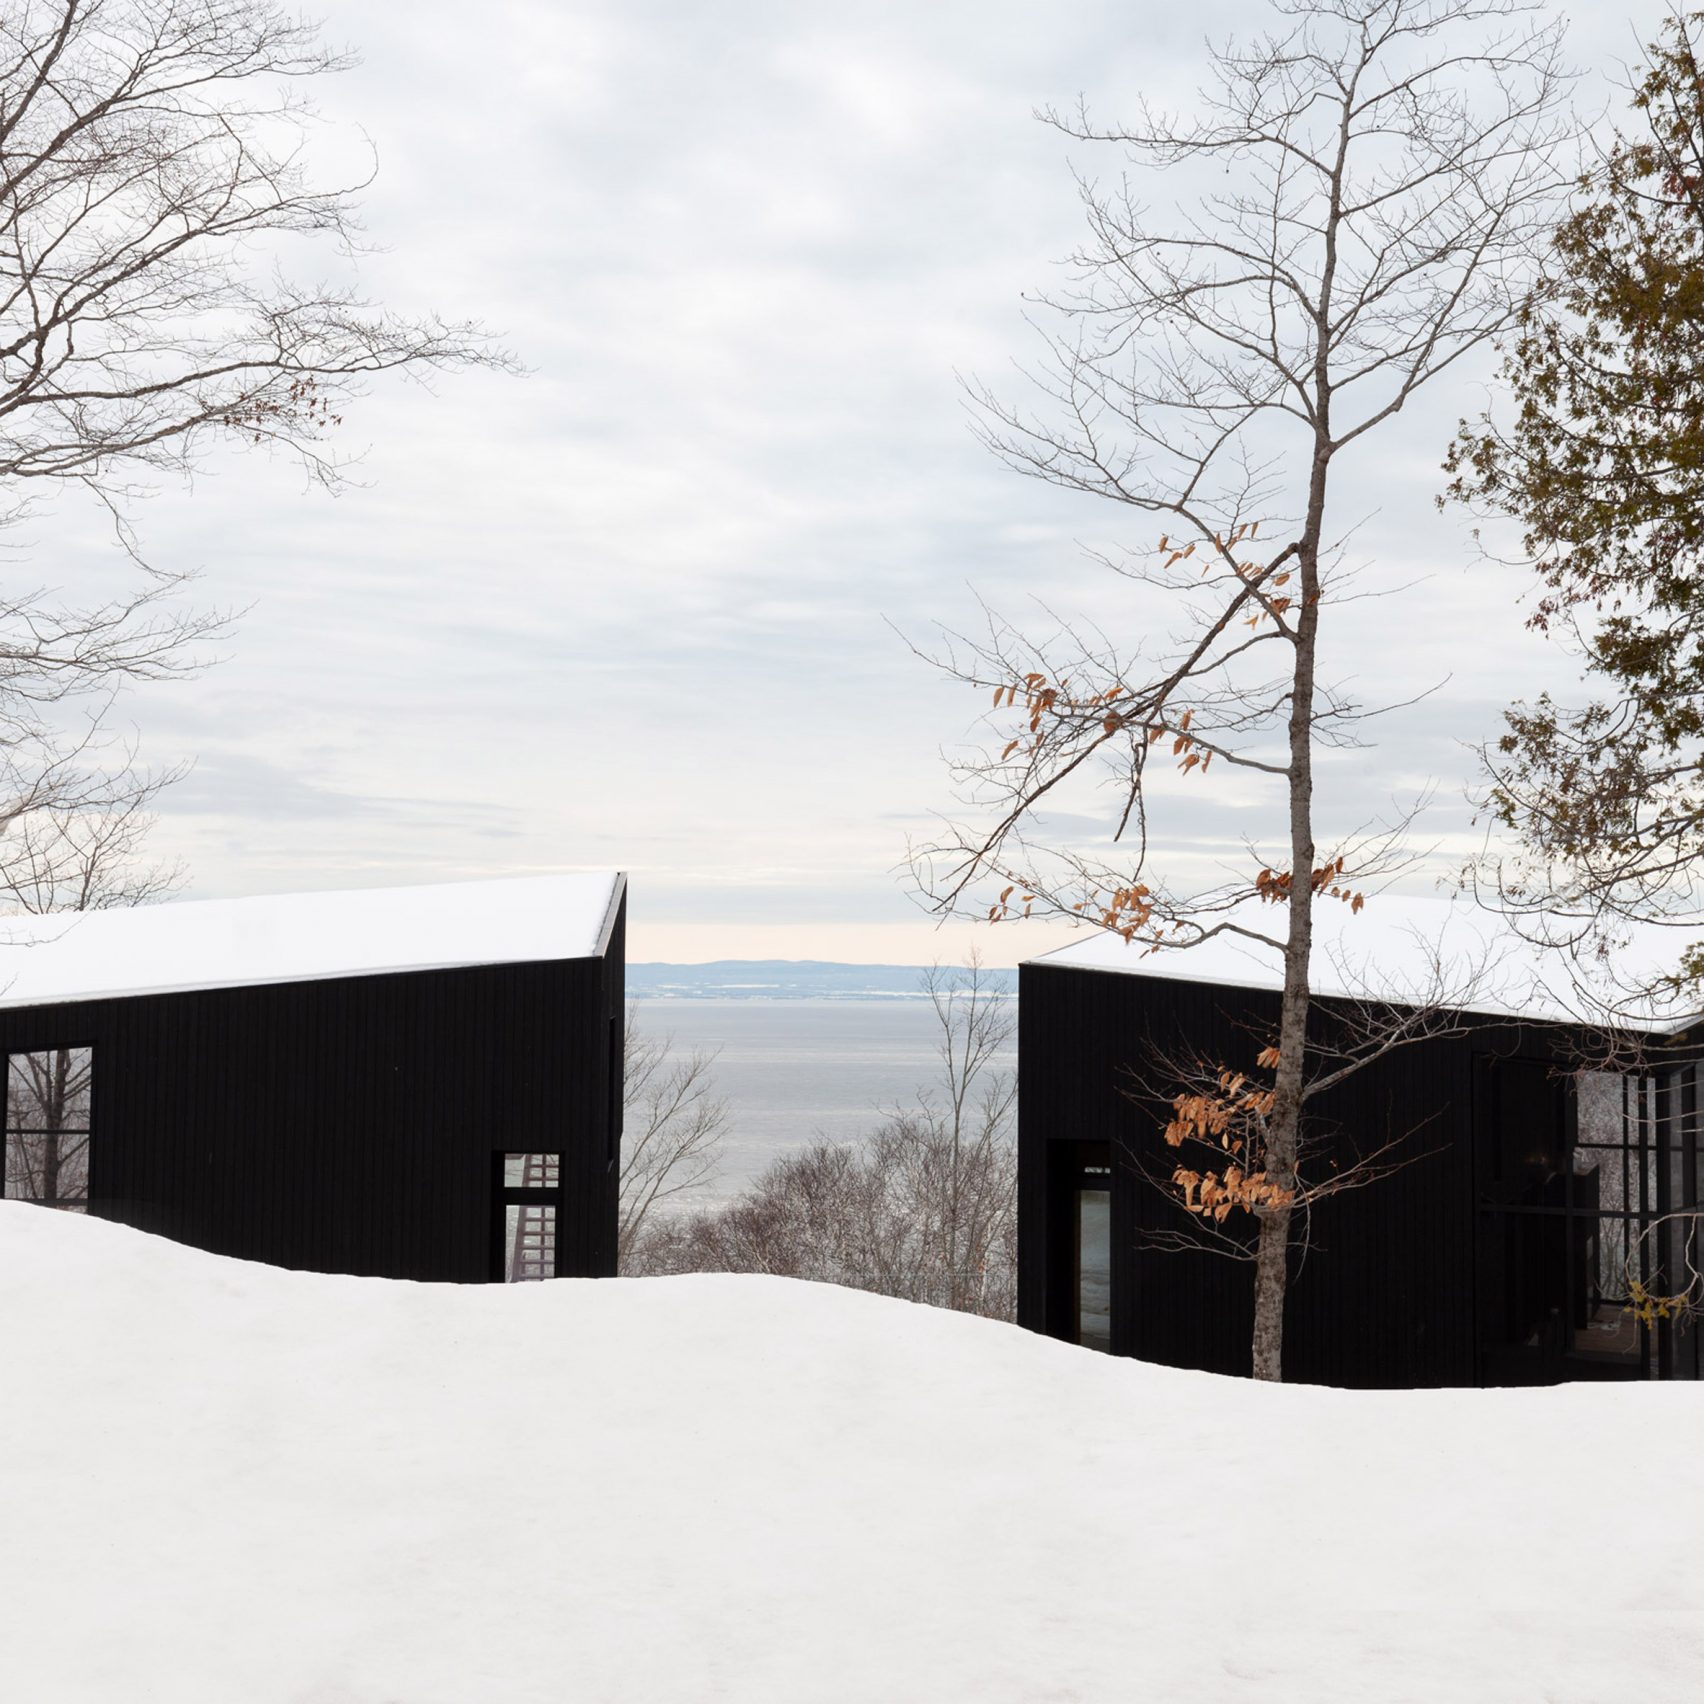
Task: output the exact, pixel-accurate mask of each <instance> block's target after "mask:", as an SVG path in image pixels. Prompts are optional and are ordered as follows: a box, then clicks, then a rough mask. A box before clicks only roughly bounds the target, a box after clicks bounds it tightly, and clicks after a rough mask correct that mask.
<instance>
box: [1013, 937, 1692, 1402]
mask: <svg viewBox="0 0 1704 1704" xmlns="http://www.w3.org/2000/svg"><path fill="white" fill-rule="evenodd" d="M1278 1004H1279V1003H1278V995H1277V994H1276V993H1275V992H1267V991H1263V990H1256V989H1243V988H1237V987H1230V986H1225V985H1220V984H1212V983H1207V982H1190V981H1185V980H1182V979H1179V978H1175V977H1170V976H1166V977H1158V976H1144V975H1140V974H1132V973H1129V972H1124V971H1117V970H1103V969H1094V968H1085V967H1081V966H1072V965H1062V964H1048V963H1047V962H1045V961H1042V962H1039V963H1032V964H1027V965H1025V966H1024V967H1023V968H1022V970H1021V972H1020V1003H1019V1014H1020V1015H1019V1026H1020V1028H1019V1056H1020V1071H1019V1321H1020V1323H1021V1324H1024V1325H1026V1326H1028V1327H1029V1328H1031V1329H1032V1330H1036V1331H1042V1332H1046V1333H1048V1334H1050V1335H1052V1336H1056V1337H1060V1338H1064V1339H1067V1340H1070V1341H1081V1342H1085V1343H1089V1344H1091V1345H1093V1346H1097V1347H1105V1348H1109V1349H1110V1350H1111V1351H1112V1352H1113V1353H1116V1354H1124V1355H1134V1356H1138V1357H1140V1358H1141V1359H1144V1360H1149V1361H1155V1362H1160V1363H1163V1364H1166V1365H1171V1366H1177V1367H1189V1368H1197V1369H1201V1370H1204V1371H1210V1372H1218V1373H1227V1374H1236V1375H1246V1374H1247V1372H1248V1371H1249V1355H1250V1349H1249V1340H1250V1334H1251V1330H1252V1324H1253V1274H1252V1269H1251V1267H1250V1266H1249V1265H1248V1264H1247V1263H1246V1262H1243V1261H1238V1260H1233V1259H1227V1258H1225V1257H1223V1256H1221V1255H1216V1254H1211V1253H1207V1252H1200V1251H1182V1250H1178V1249H1176V1248H1175V1247H1166V1246H1162V1245H1163V1242H1164V1236H1165V1233H1166V1232H1168V1231H1170V1232H1177V1231H1179V1230H1181V1229H1187V1228H1188V1227H1189V1224H1190V1221H1189V1219H1188V1216H1187V1215H1186V1214H1184V1213H1183V1212H1182V1210H1181V1209H1180V1208H1179V1207H1177V1206H1176V1205H1175V1204H1174V1202H1173V1201H1172V1200H1171V1199H1169V1198H1168V1195H1167V1193H1166V1191H1165V1190H1164V1189H1163V1188H1160V1187H1157V1186H1156V1183H1155V1181H1154V1179H1155V1178H1156V1176H1159V1175H1161V1174H1163V1173H1164V1172H1165V1171H1166V1170H1167V1169H1168V1168H1169V1164H1170V1163H1171V1160H1172V1158H1173V1156H1172V1154H1171V1150H1168V1149H1167V1148H1166V1147H1165V1144H1164V1141H1163V1139H1162V1134H1161V1132H1162V1130H1163V1128H1164V1125H1165V1123H1166V1121H1167V1118H1168V1117H1169V1108H1167V1107H1166V1106H1165V1105H1164V1102H1163V1098H1162V1096H1161V1093H1160V1091H1159V1088H1158V1080H1159V1079H1162V1078H1163V1075H1164V1073H1163V1071H1156V1070H1155V1068H1154V1062H1155V1061H1156V1060H1161V1059H1179V1058H1193V1059H1205V1060H1209V1061H1212V1062H1214V1063H1218V1062H1221V1061H1222V1062H1225V1063H1234V1064H1236V1065H1237V1066H1239V1068H1240V1067H1249V1066H1252V1064H1253V1057H1254V1054H1255V1052H1257V1051H1258V1049H1259V1047H1260V1046H1261V1045H1263V1044H1264V1042H1265V1041H1266V1040H1269V1039H1271V1038H1272V1037H1274V1036H1275V1035H1276V1033H1277V1027H1278ZM1347 1010H1348V1009H1347V1008H1346V1007H1345V1006H1343V1005H1340V1004H1339V1003H1337V1002H1334V1001H1332V1000H1330V999H1316V1001H1315V1003H1314V1009H1313V1016H1312V1020H1311V1023H1312V1026H1313V1032H1314V1039H1315V1040H1316V1041H1319V1042H1324V1043H1326V1044H1328V1045H1329V1042H1330V1039H1331V1034H1332V1030H1333V1027H1334V1026H1335V1025H1338V1024H1341V1023H1342V1022H1344V1021H1345V1017H1346V1014H1347ZM1449 1027H1450V1029H1451V1031H1452V1032H1453V1033H1450V1034H1445V1035H1436V1036H1433V1037H1432V1038H1430V1039H1425V1040H1419V1041H1415V1042H1413V1043H1411V1044H1409V1045H1406V1046H1404V1047H1401V1048H1398V1049H1396V1050H1395V1051H1393V1052H1391V1053H1389V1054H1387V1055H1385V1056H1384V1057H1382V1058H1380V1059H1378V1060H1376V1061H1374V1062H1372V1063H1370V1064H1368V1065H1365V1066H1364V1067H1363V1068H1362V1069H1360V1070H1359V1071H1357V1072H1356V1073H1354V1074H1353V1075H1351V1076H1349V1077H1347V1078H1346V1079H1345V1080H1344V1081H1343V1082H1342V1083H1340V1084H1339V1085H1337V1086H1336V1087H1335V1088H1333V1089H1331V1090H1329V1091H1328V1092H1326V1093H1324V1094H1322V1095H1321V1096H1319V1097H1318V1098H1317V1099H1316V1100H1314V1101H1312V1102H1310V1105H1309V1112H1308V1118H1309V1131H1310V1135H1311V1137H1312V1139H1314V1140H1317V1141H1318V1142H1320V1144H1321V1147H1320V1148H1319V1150H1318V1158H1316V1162H1315V1165H1316V1173H1317V1169H1318V1167H1319V1166H1320V1165H1321V1164H1323V1165H1326V1166H1329V1164H1330V1163H1331V1161H1332V1160H1333V1159H1334V1158H1336V1159H1338V1160H1339V1163H1347V1162H1348V1161H1349V1159H1351V1158H1352V1157H1353V1156H1354V1155H1355V1154H1357V1153H1360V1154H1365V1153H1367V1152H1370V1151H1371V1150H1372V1149H1374V1148H1376V1147H1378V1146H1379V1145H1380V1144H1381V1143H1383V1142H1385V1141H1387V1140H1389V1139H1390V1138H1392V1137H1401V1138H1403V1142H1402V1148H1401V1154H1402V1158H1403V1159H1404V1161H1405V1163H1404V1164H1403V1166H1402V1168H1401V1169H1400V1170H1398V1171H1396V1172H1395V1174H1394V1175H1392V1176H1389V1177H1387V1178H1384V1179H1382V1180H1381V1181H1378V1182H1375V1183H1372V1184H1371V1185H1369V1186H1368V1187H1366V1188H1363V1189H1359V1190H1354V1191H1348V1192H1345V1193H1344V1194H1342V1195H1340V1196H1338V1197H1335V1198H1333V1199H1329V1200H1326V1201H1324V1202H1322V1203H1320V1204H1319V1205H1318V1206H1317V1207H1316V1208H1315V1210H1314V1212H1313V1215H1312V1221H1311V1223H1310V1225H1309V1227H1308V1236H1307V1247H1306V1250H1305V1253H1302V1252H1300V1251H1298V1252H1296V1253H1293V1255H1292V1266H1291V1274H1290V1284H1289V1296H1288V1301H1287V1306H1286V1314H1285V1323H1284V1368H1285V1377H1286V1379H1290V1380H1295V1381H1299V1382H1308V1383H1321V1384H1334V1385H1344V1386H1351V1387H1360V1388H1375V1389H1377V1388H1388V1389H1398V1388H1410V1387H1418V1386H1472V1385H1509V1384H1544V1383H1555V1382H1559V1381H1563V1380H1573V1379H1594V1378H1596V1379H1620V1378H1651V1377H1671V1378H1697V1377H1698V1376H1699V1374H1700V1364H1699V1344H1698V1338H1697V1334H1696V1332H1694V1331H1691V1330H1683V1329H1676V1328H1675V1327H1674V1326H1673V1325H1672V1324H1670V1323H1669V1322H1667V1321H1662V1320H1659V1321H1657V1322H1655V1323H1654V1324H1652V1325H1650V1326H1646V1325H1644V1324H1642V1323H1641V1322H1640V1321H1639V1319H1638V1318H1636V1317H1635V1315H1634V1314H1633V1312H1632V1311H1630V1309H1629V1307H1628V1305H1627V1304H1628V1302H1629V1300H1630V1297H1629V1295H1628V1294H1627V1290H1628V1275H1629V1273H1631V1275H1632V1278H1633V1279H1634V1281H1635V1282H1642V1283H1643V1285H1644V1287H1645V1288H1646V1289H1647V1290H1648V1291H1650V1292H1652V1293H1658V1292H1661V1291H1662V1290H1663V1288H1664V1286H1665V1283H1666V1280H1665V1277H1664V1272H1663V1264H1664V1261H1665V1259H1670V1260H1672V1261H1673V1264H1674V1265H1675V1269H1676V1270H1678V1261H1677V1260H1673V1257H1674V1256H1676V1255H1678V1253H1679V1249H1678V1246H1677V1241H1678V1239H1679V1238H1680V1237H1681V1236H1683V1235H1684V1234H1685V1233H1686V1230H1687V1228H1688V1221H1687V1220H1686V1218H1685V1216H1684V1214H1683V1215H1682V1217H1681V1218H1680V1219H1674V1218H1671V1217H1669V1216H1670V1215H1674V1214H1676V1213H1677V1212H1681V1211H1682V1210H1683V1209H1685V1208H1687V1207H1688V1206H1690V1205H1692V1204H1695V1203H1697V1202H1698V1201H1699V1199H1700V1197H1699V1177H1698V1148H1699V1131H1698V1126H1699V1104H1700V1090H1701V1087H1704V1084H1701V1073H1700V1068H1699V1066H1698V1065H1697V1064H1696V1063H1693V1062H1691V1061H1690V1060H1688V1061H1687V1062H1684V1063H1681V1062H1678V1061H1677V1062H1675V1063H1671V1064H1667V1065H1659V1066H1656V1067H1654V1068H1649V1069H1645V1070H1642V1071H1641V1072H1639V1073H1638V1074H1632V1075H1615V1076H1611V1075H1610V1074H1608V1073H1605V1072H1590V1073H1587V1074H1584V1075H1582V1074H1581V1073H1580V1072H1579V1070H1578V1062H1579V1061H1580V1060H1581V1059H1582V1058H1585V1057H1590V1055H1589V1053H1588V1052H1587V1051H1586V1049H1587V1038H1586V1037H1585V1035H1584V1034H1583V1032H1580V1031H1577V1030H1575V1029H1573V1028H1571V1027H1570V1026H1567V1025H1564V1024H1553V1023H1539V1022H1526V1021H1515V1020H1511V1019H1508V1018H1502V1017H1496V1016H1481V1015H1473V1014H1461V1015H1460V1016H1459V1017H1458V1018H1457V1019H1455V1020H1454V1021H1452V1023H1451V1024H1450V1026H1449ZM1692 1223H1693V1225H1694V1226H1695V1223H1696V1221H1695V1220H1694V1221H1692Z"/></svg>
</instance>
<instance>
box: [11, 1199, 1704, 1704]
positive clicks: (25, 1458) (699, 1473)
mask: <svg viewBox="0 0 1704 1704" xmlns="http://www.w3.org/2000/svg"><path fill="white" fill-rule="evenodd" d="M1701 1422H1704V1391H1701V1390H1700V1389H1699V1388H1698V1387H1696V1386H1690V1387H1689V1386H1684V1385H1679V1386H1656V1385H1652V1386H1619V1387H1616V1386H1600V1387H1595V1388H1594V1387H1586V1386H1575V1387H1572V1388H1565V1389H1561V1390H1532V1391H1507V1392H1475V1391H1457V1392H1418V1393H1390V1394H1355V1393H1348V1392H1339V1391H1331V1390H1322V1389H1310V1388H1295V1389H1289V1388H1257V1387H1255V1386H1253V1385H1250V1384H1247V1383H1243V1382H1240V1381H1228V1380H1220V1379H1214V1378H1209V1377H1206V1376H1203V1375H1196V1374H1187V1373H1178V1372H1172V1371H1168V1370H1165V1369H1160V1368H1155V1367H1148V1366H1143V1365H1140V1364H1137V1363H1131V1362H1120V1361H1111V1360H1106V1359H1103V1358H1101V1357H1099V1356H1096V1355H1093V1354H1091V1353H1088V1352H1086V1351H1082V1350H1078V1349H1073V1348H1068V1347H1065V1346H1064V1345H1061V1344H1057V1343H1052V1342H1048V1341H1045V1340H1043V1339H1040V1338H1037V1337H1033V1336H1029V1335H1027V1334H1025V1333H1023V1332H1020V1331H1018V1330H1016V1329H1014V1328H1012V1327H1008V1326H1001V1325H996V1324H992V1323H990V1322H987V1321H981V1320H975V1319H967V1318H960V1317H955V1316H952V1315H949V1314H945V1313H937V1312H932V1311H930V1310H928V1309H925V1308H920V1307H912V1306H909V1305H907V1304H904V1303H898V1302H890V1301H885V1300H881V1299H879V1298H875V1297H870V1296H864V1295H858V1294H853V1293H849V1292H846V1291H837V1290H831V1289H827V1288H820V1287H817V1286H813V1285H807V1284H798V1283H790V1282H787V1281H784V1280H780V1279H764V1278H683V1279H652V1280H639V1281H625V1282H603V1283H576V1282H566V1281H565V1282H560V1283H555V1284H538V1285H522V1286H516V1287H513V1288H498V1287H490V1288H485V1287H470V1288H455V1287H450V1286H442V1287H440V1286H425V1285H411V1284H400V1283H387V1282H381V1281H376V1280H366V1279H348V1278H326V1277H315V1276H308V1275H303V1274H299V1273H288V1272H281V1271H275V1270H272V1269H269V1268H266V1267H262V1266H256V1265H249V1264H246V1263H241V1262H236V1261H230V1260H221V1259H215V1258H213V1257H211V1256H208V1255H204V1254H200V1253H196V1252H194V1251H191V1250H188V1249H184V1248H179V1247H177V1246H175V1245H173V1244H170V1243H166V1242H161V1241H158V1240H155V1239H152V1238H149V1237H145V1236H142V1235H140V1234H138V1233H136V1232H132V1231H128V1230H125V1229H121V1228H118V1227H115V1226H111V1225H107V1224H102V1223H98V1222H91V1221H88V1220H84V1219H79V1218H74V1217H68V1216H62V1215H58V1214H54V1213H49V1212H45V1211H43V1210H41V1209H39V1208H35V1207H28V1206H23V1205H19V1204H14V1203H9V1202H8V1203H0V1699H4V1700H6V1701H7V1704H83V1701H85V1700H89V1701H99V1704H154V1701H159V1704H286V1701H287V1704H535V1701H536V1704H567V1701H575V1704H579V1701H585V1704H593V1701H599V1700H622V1701H624V1704H625V1701H634V1704H665V1701H671V1700H691V1701H694V1704H696V1701H699V1700H712V1699H738V1700H742V1701H751V1704H804V1701H808V1700H857V1701H860V1704H862V1701H866V1700H867V1701H871V1704H877V1701H880V1704H887V1701H898V1700H919V1701H923V1700H927V1701H930V1704H956V1701H960V1700H963V1701H966V1704H968V1701H973V1700H974V1701H976V1704H997V1701H1002V1700H1044V1699H1045V1700H1066V1699H1086V1700H1101V1699H1107V1700H1139V1701H1156V1704H1158V1701H1164V1704H1176V1701H1184V1700H1198V1699H1201V1700H1205V1699H1213V1700H1230V1699H1235V1700H1254V1699H1259V1700H1263V1701H1272V1700H1283V1701H1290V1700H1295V1701H1298V1704H1300V1701H1306V1704H1326V1701H1334V1700H1345V1701H1353V1704H1380V1701H1385V1700H1399V1699H1437V1700H1446V1699H1447V1700H1488V1701H1490V1700H1494V1701H1496V1704H1521V1701H1525V1700H1549V1701H1558V1704H1560V1701H1576V1700H1577V1701H1580V1704H1622V1701H1626V1704H1635V1701H1637V1704H1669V1701H1674V1704H1681V1701H1683V1700H1684V1701H1687V1704H1694V1701H1696V1700H1697V1699H1699V1698H1701V1697H1704V1465H1701V1463H1704V1454H1701V1452H1700V1450H1699V1447H1698V1446H1699V1438H1700V1423H1701Z"/></svg>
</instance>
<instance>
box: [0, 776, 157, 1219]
mask: <svg viewBox="0 0 1704 1704" xmlns="http://www.w3.org/2000/svg"><path fill="white" fill-rule="evenodd" d="M178 774H179V772H178V771H169V772H167V773H165V774H161V775H149V774H146V773H144V772H142V771H140V770H137V769H136V768H134V767H133V766H132V765H131V764H130V763H128V762H126V763H125V764H123V765H122V766H120V767H119V768H118V769H117V770H116V771H115V772H112V773H105V774H100V773H97V774H96V775H94V776H91V777H87V778H85V779H84V780H83V781H82V782H81V783H80V784H79V785H78V786H77V787H75V788H65V789H60V790H58V791H57V792H55V793H54V794H53V795H52V796H50V798H49V799H48V801H47V802H46V803H43V804H38V805H35V806H33V807H32V808H30V809H27V810H24V811H21V812H19V813H17V814H15V815H14V816H13V817H12V819H11V820H10V821H9V822H8V823H7V824H6V825H5V830H4V833H3V834H0V904H5V903H7V902H9V904H10V907H11V908H13V909H15V910H17V911H21V912H25V913H28V914H30V915H32V916H45V915H48V914H52V913H58V912H77V911H103V910H106V909H108V908H109V907H112V906H127V905H146V904H149V903H151V902H152V901H155V900H159V899H164V898H166V897H167V896H168V895H169V894H170V893H172V892H173V891H174V890H175V889H176V888H177V887H178V886H179V885H180V884H181V881H182V872H181V870H180V869H179V868H178V867H177V866H176V865H172V864H162V863H147V862H144V861H143V857H142V852H143V842H144V840H145V838H146V836H147V833H148V829H149V827H150V825H151V821H152V819H151V816H150V814H149V808H150V806H151V805H152V804H153V802H154V800H155V798H156V797H157V796H158V794H159V793H160V791H161V789H162V788H164V787H166V786H169V785H170V784H171V782H173V781H174V780H176V779H177V778H178ZM92 1065H93V1059H92V1055H91V1052H90V1049H89V1048H87V1047H53V1048H48V1049H46V1050H44V1051H39V1052H35V1053H14V1054H12V1055H11V1056H10V1058H9V1059H8V1060H7V1061H6V1133H7V1135H6V1141H5V1144H4V1146H5V1150H6V1177H5V1180H4V1192H5V1194H6V1195H7V1196H8V1197H10V1198H12V1199H17V1200H25V1201H40V1202H44V1203H46V1204H48V1205H50V1206H56V1207H66V1208H69V1209H70V1210H72V1211H77V1212H80V1211H82V1209H83V1207H84V1205H85V1204H86V1202H87V1199H88V1176H89V1173H88V1167H89V1087H90V1080H91V1074H92Z"/></svg>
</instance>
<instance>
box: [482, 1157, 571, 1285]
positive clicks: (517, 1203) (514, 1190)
mask: <svg viewBox="0 0 1704 1704" xmlns="http://www.w3.org/2000/svg"><path fill="white" fill-rule="evenodd" d="M517 1153H533V1154H543V1153H554V1154H555V1155H556V1182H555V1183H554V1184H548V1185H543V1186H540V1185H537V1184H532V1185H528V1184H513V1183H510V1182H508V1180H507V1162H508V1159H509V1157H510V1155H512V1154H517ZM565 1159H566V1151H565V1150H563V1149H550V1148H527V1149H519V1148H498V1149H495V1150H494V1151H493V1152H492V1155H491V1171H490V1179H491V1215H490V1226H491V1258H490V1261H489V1264H488V1269H487V1276H488V1278H489V1279H490V1281H491V1282H492V1283H493V1284H502V1283H506V1282H507V1281H508V1272H507V1271H506V1266H507V1259H506V1255H507V1242H508V1209H509V1208H510V1207H554V1208H555V1209H556V1232H555V1235H556V1249H555V1260H554V1262H553V1267H554V1269H553V1271H552V1272H551V1274H550V1275H551V1277H552V1278H560V1277H561V1276H562V1252H563V1249H564V1247H565V1242H564V1236H563V1227H564V1224H565V1222H566V1217H567V1209H568V1193H567V1183H568V1178H567V1171H566V1168H565V1165H564V1161H565Z"/></svg>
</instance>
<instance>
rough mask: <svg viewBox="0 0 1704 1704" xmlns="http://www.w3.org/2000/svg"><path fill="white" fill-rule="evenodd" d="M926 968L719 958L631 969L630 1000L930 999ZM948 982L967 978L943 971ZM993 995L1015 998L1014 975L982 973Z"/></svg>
mask: <svg viewBox="0 0 1704 1704" xmlns="http://www.w3.org/2000/svg"><path fill="white" fill-rule="evenodd" d="M927 974H928V967H927V966H925V965H910V964H831V963H825V962H821V961H818V960H814V959H807V960H793V959H720V960H716V961H714V962H713V963H710V964H630V965H628V967H627V997H628V999H630V1000H765V1001H786V1000H869V1001H877V1002H881V1003H884V1004H888V1003H892V1002H895V1001H915V1000H926V999H927V998H928V995H927V994H926V993H925V992H924V989H923V978H924V977H925V976H926V975H927ZM943 974H944V975H945V976H946V977H947V978H948V980H949V981H952V980H956V979H957V978H958V977H959V976H961V975H962V974H963V973H962V972H958V971H955V970H954V969H953V968H952V967H950V966H947V967H943ZM981 974H982V980H983V986H984V987H985V988H986V990H987V991H988V993H989V994H991V995H993V996H996V997H999V998H1012V997H1014V996H1015V995H1016V994H1017V991H1018V973H1017V972H1016V971H1015V970H984V971H983V972H982V973H981Z"/></svg>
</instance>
